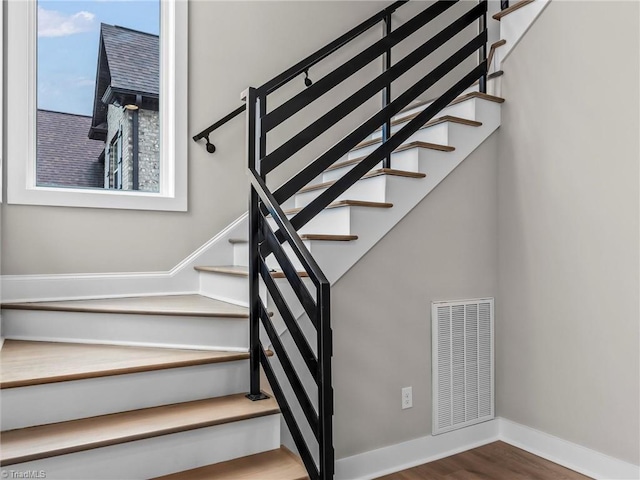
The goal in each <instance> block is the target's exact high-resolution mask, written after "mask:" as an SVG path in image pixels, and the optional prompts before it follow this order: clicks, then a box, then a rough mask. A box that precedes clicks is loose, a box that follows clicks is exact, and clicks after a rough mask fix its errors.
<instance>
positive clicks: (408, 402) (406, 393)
mask: <svg viewBox="0 0 640 480" xmlns="http://www.w3.org/2000/svg"><path fill="white" fill-rule="evenodd" d="M411 407H413V389H412V387H404V388H403V389H402V409H403V410H404V409H405V408H411Z"/></svg>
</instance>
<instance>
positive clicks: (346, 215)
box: [267, 207, 351, 235]
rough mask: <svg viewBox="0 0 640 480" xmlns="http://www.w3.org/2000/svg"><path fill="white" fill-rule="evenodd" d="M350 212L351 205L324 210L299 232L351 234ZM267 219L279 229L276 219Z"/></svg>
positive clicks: (274, 227)
mask: <svg viewBox="0 0 640 480" xmlns="http://www.w3.org/2000/svg"><path fill="white" fill-rule="evenodd" d="M350 213H351V207H340V208H329V209H326V210H323V211H321V212H320V213H319V214H318V215H316V216H315V217H313V218H312V219H311V221H310V222H309V223H307V224H306V225H304V226H303V227H302V228H301V229H300V230H298V234H300V235H304V234H306V233H324V234H331V235H350V234H351V228H350V225H351V222H350V218H351V214H350ZM293 216H294V215H289V216H288V217H289V219H291V218H293ZM267 221H268V222H269V225H271V228H272V229H274V230H276V229H277V225H276V222H275V220H273V219H272V218H268V220H267Z"/></svg>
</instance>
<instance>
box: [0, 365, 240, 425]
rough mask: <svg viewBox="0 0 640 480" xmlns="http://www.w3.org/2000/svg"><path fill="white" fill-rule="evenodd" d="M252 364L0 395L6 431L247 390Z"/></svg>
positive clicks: (42, 387) (91, 380) (176, 370)
mask: <svg viewBox="0 0 640 480" xmlns="http://www.w3.org/2000/svg"><path fill="white" fill-rule="evenodd" d="M248 380H249V377H248V361H247V360H238V361H234V362H223V363H214V364H208V365H196V366H192V367H181V368H168V369H164V370H156V371H151V372H140V373H130V374H125V375H112V376H108V377H99V378H87V379H82V380H72V381H66V382H56V383H48V384H44V385H33V386H27V387H17V388H6V389H3V390H2V391H1V392H0V398H1V399H2V409H0V413H1V414H2V417H1V424H0V427H1V428H2V430H3V431H4V430H12V429H15V428H24V427H30V426H34V425H42V424H47V423H56V422H64V421H67V420H74V419H78V418H86V417H93V416H97V415H106V414H109V413H117V412H125V411H128V410H137V409H140V408H148V407H156V406H160V405H169V404H172V403H180V402H188V401H192V400H201V399H205V398H212V397H218V396H224V395H232V394H235V393H242V392H246V391H247V390H248V387H249V385H248V384H249V382H248Z"/></svg>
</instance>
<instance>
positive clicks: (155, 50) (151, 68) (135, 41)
mask: <svg viewBox="0 0 640 480" xmlns="http://www.w3.org/2000/svg"><path fill="white" fill-rule="evenodd" d="M101 35H102V41H103V42H104V48H105V51H106V54H107V62H108V64H109V71H110V73H111V87H112V88H114V89H125V90H132V91H135V92H138V93H140V94H152V95H158V94H159V91H160V89H159V79H160V41H159V37H158V36H157V35H152V34H149V33H144V32H139V31H137V30H131V29H128V28H124V27H118V26H113V25H107V24H105V23H103V24H102V26H101Z"/></svg>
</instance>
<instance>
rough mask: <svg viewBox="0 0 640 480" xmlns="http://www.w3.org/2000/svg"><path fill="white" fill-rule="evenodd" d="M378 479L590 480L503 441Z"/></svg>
mask: <svg viewBox="0 0 640 480" xmlns="http://www.w3.org/2000/svg"><path fill="white" fill-rule="evenodd" d="M378 480H590V477H586V476H584V475H582V474H580V473H577V472H574V471H573V470H569V469H568V468H565V467H562V466H560V465H557V464H555V463H552V462H550V461H548V460H545V459H544V458H541V457H538V456H536V455H533V454H531V453H529V452H525V451H524V450H521V449H519V448H516V447H513V446H511V445H508V444H506V443H504V442H494V443H490V444H488V445H484V446H482V447H478V448H474V449H472V450H468V451H466V452H463V453H459V454H457V455H452V456H451V457H447V458H443V459H441V460H436V461H435V462H430V463H426V464H424V465H419V466H417V467H414V468H410V469H408V470H403V471H402V472H398V473H392V474H391V475H385V476H384V477H380V478H379V479H378Z"/></svg>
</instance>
